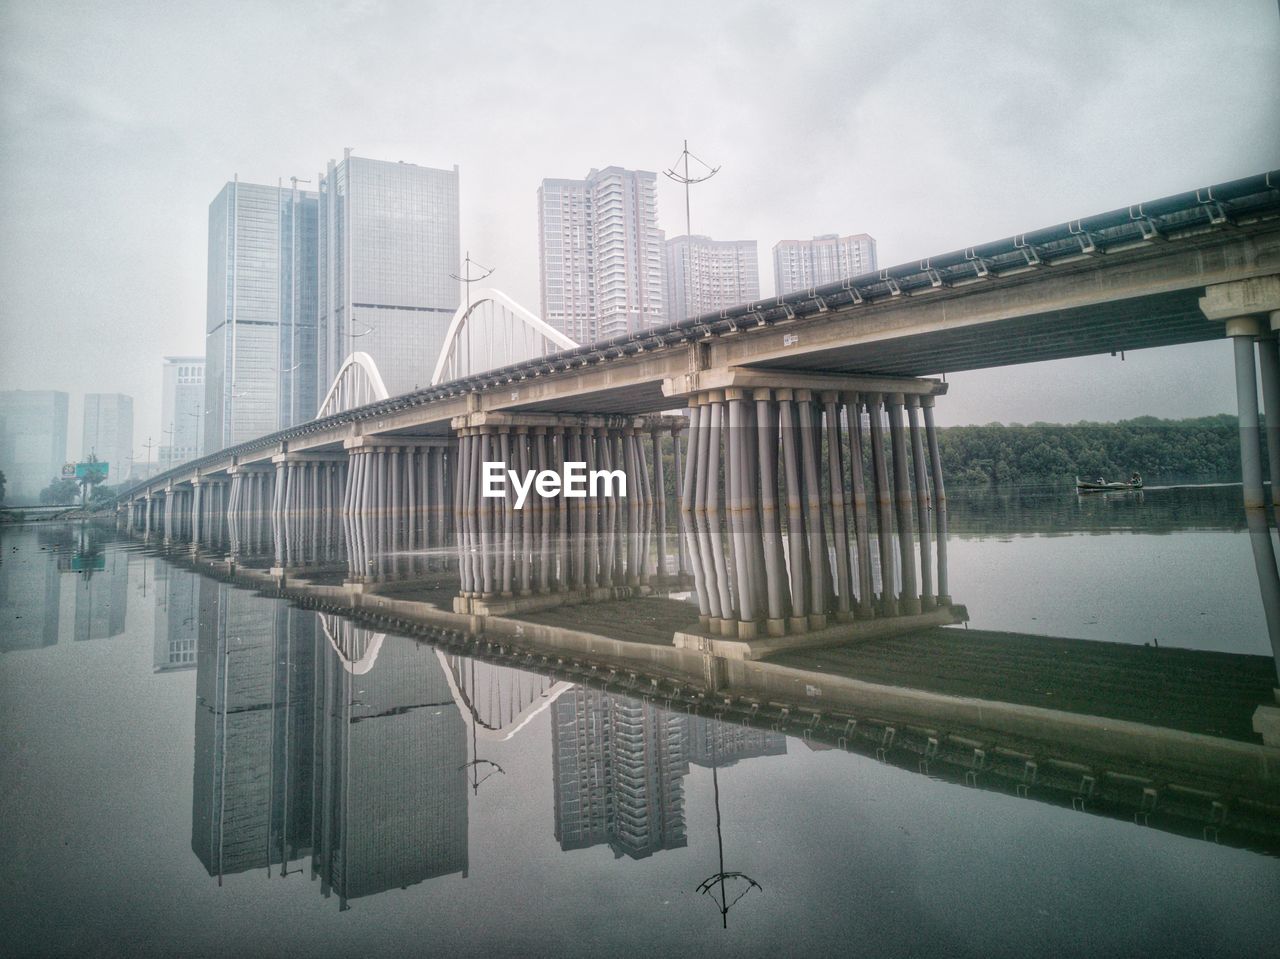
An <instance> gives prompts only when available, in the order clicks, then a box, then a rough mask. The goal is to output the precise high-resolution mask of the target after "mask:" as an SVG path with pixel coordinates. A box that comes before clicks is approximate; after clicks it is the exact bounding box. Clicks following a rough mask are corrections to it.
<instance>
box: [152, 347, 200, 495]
mask: <svg viewBox="0 0 1280 959" xmlns="http://www.w3.org/2000/svg"><path fill="white" fill-rule="evenodd" d="M162 377H163V379H162V385H161V393H160V415H161V423H162V427H161V428H162V429H163V430H164V439H165V441H166V442H164V443H161V444H160V449H159V453H160V469H162V470H167V469H169V468H170V467H173V466H180V465H181V464H183V463H185V462H187V461H188V460H193V459H195V458H196V457H197V456H199V455H200V451H201V450H202V449H204V428H205V423H206V422H207V421H208V419H209V417H208V416H207V415H206V412H205V405H204V404H205V395H204V357H203V356H166V357H165V358H164V367H163V370H162Z"/></svg>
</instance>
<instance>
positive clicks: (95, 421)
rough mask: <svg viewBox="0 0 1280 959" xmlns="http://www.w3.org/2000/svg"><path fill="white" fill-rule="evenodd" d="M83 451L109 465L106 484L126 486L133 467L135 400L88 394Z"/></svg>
mask: <svg viewBox="0 0 1280 959" xmlns="http://www.w3.org/2000/svg"><path fill="white" fill-rule="evenodd" d="M80 445H81V448H82V449H83V450H84V458H85V459H86V460H87V459H88V458H89V456H90V454H92V455H94V456H96V457H97V458H98V461H99V462H101V463H106V464H107V466H108V469H107V483H108V484H110V485H113V486H114V485H115V484H117V483H123V482H124V480H125V477H126V476H127V475H128V473H129V467H130V466H131V465H132V463H133V397H131V396H125V395H124V394H123V393H86V394H85V397H84V432H83V433H81V444H80Z"/></svg>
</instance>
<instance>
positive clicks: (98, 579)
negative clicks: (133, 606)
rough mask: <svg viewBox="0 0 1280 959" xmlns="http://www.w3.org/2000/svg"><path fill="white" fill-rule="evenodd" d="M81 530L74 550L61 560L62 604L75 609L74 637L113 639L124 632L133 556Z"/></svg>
mask: <svg viewBox="0 0 1280 959" xmlns="http://www.w3.org/2000/svg"><path fill="white" fill-rule="evenodd" d="M130 555H131V554H129V553H127V552H125V551H124V550H119V549H107V548H106V547H105V546H103V545H102V544H101V543H98V542H96V532H93V533H89V534H87V535H86V534H84V532H83V531H81V535H80V538H79V540H77V545H76V546H75V548H74V550H73V551H72V552H71V553H69V554H67V555H64V556H60V557H59V558H58V568H59V570H61V571H62V572H63V573H64V574H65V575H64V576H63V577H62V603H63V604H64V605H69V606H71V607H72V609H73V610H74V615H73V618H72V619H71V623H72V630H73V631H72V634H71V638H72V639H75V640H86V639H109V638H111V637H112V636H119V635H120V634H121V633H123V632H124V620H125V613H126V612H127V610H128V606H129V557H130Z"/></svg>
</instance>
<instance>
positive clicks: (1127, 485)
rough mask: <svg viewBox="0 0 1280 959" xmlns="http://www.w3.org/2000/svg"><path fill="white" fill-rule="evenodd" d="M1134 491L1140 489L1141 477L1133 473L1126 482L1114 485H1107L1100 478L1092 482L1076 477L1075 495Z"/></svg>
mask: <svg viewBox="0 0 1280 959" xmlns="http://www.w3.org/2000/svg"><path fill="white" fill-rule="evenodd" d="M1135 489H1142V477H1141V476H1139V475H1138V474H1137V473H1134V474H1133V475H1132V476H1131V477H1129V480H1128V482H1114V483H1108V482H1107V481H1106V480H1104V479H1103V478H1102V477H1098V479H1097V480H1092V481H1091V480H1082V479H1081V478H1080V477H1079V476H1077V477H1076V492H1077V493H1115V492H1123V491H1124V490H1135Z"/></svg>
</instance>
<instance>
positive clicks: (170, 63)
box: [0, 0, 1280, 453]
mask: <svg viewBox="0 0 1280 959" xmlns="http://www.w3.org/2000/svg"><path fill="white" fill-rule="evenodd" d="M1277 90H1280V15H1278V11H1277V5H1276V3H1275V2H1274V0H1248V2H1245V0H1240V2H1237V0H1230V2H1216V3H1212V4H1205V3H1190V2H1187V3H1168V2H1130V3H1125V4H1115V3H1113V2H1093V3H1088V2H1086V3H1073V4H1056V5H1051V4H1048V3H1005V4H998V3H986V4H984V3H972V4H964V5H953V4H943V3H937V4H925V3H909V2H900V0H883V2H849V0H844V2H830V3H827V2H811V3H772V2H756V3H733V4H730V3H726V2H723V0H722V2H719V3H706V2H689V0H681V2H649V3H644V4H630V5H622V4H612V3H568V2H559V3H537V4H532V3H527V2H526V3H501V2H466V3H463V2H452V3H440V2H436V3H422V2H414V3H395V2H376V0H353V2H346V3H328V4H320V3H306V4H304V3H266V2H262V3H253V4H248V3H246V4H231V3H225V2H219V3H184V4H172V5H159V4H154V3H124V2H98V3H71V2H65V0H60V2H58V3H54V4H50V3H47V2H45V3H41V2H5V3H3V4H0V105H2V113H0V116H2V117H3V119H2V121H0V123H2V127H0V130H2V137H0V166H2V172H3V182H4V189H2V190H0V219H2V220H3V227H4V228H3V230H2V231H0V283H2V285H3V289H4V291H5V296H4V297H3V299H0V388H4V389H15V388H20V389H50V388H52V389H61V390H67V391H69V392H70V393H71V394H72V401H71V424H70V425H71V431H70V432H71V435H70V446H71V449H70V450H69V452H70V453H74V452H76V451H77V446H78V434H79V428H80V400H79V395H80V394H82V393H84V392H98V391H102V392H115V391H119V392H124V393H128V394H130V395H132V396H133V397H134V399H135V417H136V421H135V427H134V436H135V446H137V447H139V448H141V446H142V444H143V443H144V442H145V440H146V438H147V437H148V436H151V437H154V438H156V440H157V441H159V438H160V435H161V434H160V430H161V424H160V412H159V404H160V363H161V357H162V356H164V355H166V354H179V353H203V351H204V317H205V276H206V242H207V229H208V227H207V214H208V205H209V202H210V200H212V198H213V197H214V195H215V194H216V193H217V192H218V190H219V189H221V187H222V185H223V183H225V182H226V181H227V180H229V179H231V177H232V176H233V175H236V174H238V175H239V177H240V178H241V179H242V180H249V181H253V182H264V183H274V182H276V180H277V179H278V178H285V181H286V182H287V179H288V178H289V177H290V176H298V177H301V178H304V179H310V180H312V181H314V180H315V179H316V177H317V173H318V171H319V170H321V169H322V168H323V166H324V164H325V163H326V161H327V160H328V159H329V158H331V157H340V156H341V155H342V150H343V148H344V147H352V148H353V149H354V150H355V151H356V152H357V153H359V154H360V155H362V156H368V157H374V158H378V159H388V160H405V161H409V162H414V163H419V164H424V165H429V166H440V167H451V166H452V165H453V164H455V163H457V164H458V165H459V166H460V176H461V188H462V242H463V247H464V249H469V250H470V251H471V253H472V255H473V256H475V257H476V258H477V259H478V260H480V261H481V262H483V263H485V264H486V265H489V266H493V267H495V268H496V270H497V272H496V273H495V275H494V277H493V281H492V282H493V284H494V285H495V286H498V287H499V288H500V289H502V290H504V291H505V292H507V293H509V294H511V295H512V296H513V297H515V299H517V300H518V301H520V302H522V303H524V304H526V305H528V306H530V307H531V308H533V309H535V311H536V309H537V305H538V272H537V211H536V204H535V195H536V190H537V187H538V185H539V182H540V181H541V180H542V178H544V177H581V176H583V175H585V174H586V172H587V171H588V170H589V169H590V168H591V167H603V166H607V165H610V164H617V165H621V166H626V167H631V168H640V169H647V170H654V171H660V170H662V169H664V168H665V167H667V166H670V165H671V164H672V163H673V162H674V161H675V159H676V157H677V155H678V154H679V152H680V148H681V141H682V140H683V139H684V138H688V139H689V142H690V147H691V149H692V150H693V151H694V152H695V153H696V154H698V155H699V156H700V157H702V158H704V159H706V160H708V161H709V162H712V163H714V164H721V165H722V166H723V169H722V171H721V172H720V173H719V174H718V175H717V176H716V177H715V178H714V179H713V180H711V181H709V182H707V183H705V184H702V185H699V186H697V187H695V188H694V192H693V199H692V208H693V212H692V216H693V228H694V230H695V232H699V233H707V234H710V235H712V236H714V237H717V238H722V239H738V238H753V239H755V240H757V242H758V244H759V251H760V259H761V277H762V286H763V290H762V292H763V293H764V294H766V295H767V294H768V293H770V292H771V287H772V267H771V258H770V250H771V248H772V246H773V244H774V243H775V242H776V241H777V240H779V239H784V238H807V237H810V236H812V235H814V234H816V233H829V232H840V233H849V232H867V233H870V234H872V235H873V236H874V237H876V239H877V241H878V244H879V257H880V263H881V265H882V266H885V265H891V264H894V263H899V262H904V261H909V260H912V259H918V258H920V257H923V256H928V255H931V254H937V253H940V252H944V251H948V250H952V249H955V248H958V247H965V246H970V245H973V244H975V243H979V242H982V241H986V240H991V239H996V238H1000V237H1004V236H1008V235H1011V234H1014V233H1020V232H1024V231H1027V230H1031V229H1034V228H1037V227H1041V226H1046V225H1050V224H1054V223H1059V222H1063V221H1066V220H1069V219H1075V218H1077V217H1081V216H1086V215H1089V214H1092V213H1097V212H1101V211H1104V210H1109V209H1112V208H1116V207H1120V206H1124V205H1127V204H1129V203H1136V202H1140V201H1144V200H1149V199H1154V198H1156V197H1160V196H1163V195H1167V194H1170V193H1175V192H1181V191H1184V190H1189V189H1195V188H1197V187H1200V186H1204V185H1207V184H1210V183H1216V182H1221V181H1224V180H1230V179H1233V178H1236V177H1240V176H1245V175H1248V174H1252V173H1258V172H1261V171H1263V170H1265V169H1268V168H1274V167H1277V166H1280V123H1277V109H1276V91H1277ZM659 190H660V193H659V210H658V215H659V223H660V225H661V226H662V227H663V228H664V229H666V230H667V232H668V235H675V234H678V233H682V232H683V209H682V207H683V197H682V195H681V193H680V192H679V188H678V187H677V186H675V185H673V184H670V183H668V182H667V181H665V179H663V178H661V177H660V178H659ZM949 379H950V381H951V382H952V389H951V397H950V398H949V399H948V401H947V402H946V403H944V404H941V405H940V407H939V414H940V417H939V419H940V422H943V423H961V422H987V421H991V420H1003V421H1013V420H1016V421H1020V422H1027V421H1031V420H1050V421H1053V420H1058V421H1073V420H1078V419H1082V418H1088V419H1116V418H1120V417H1124V416H1133V415H1140V414H1154V415H1163V416H1185V415H1198V414H1206V413H1215V412H1223V411H1233V410H1234V399H1233V396H1234V394H1233V385H1232V374H1231V358H1230V349H1229V348H1228V347H1227V346H1226V344H1225V342H1223V341H1218V342H1211V343H1206V344H1200V345H1196V346H1188V347H1179V348H1176V349H1168V350H1163V351H1147V352H1146V353H1139V354H1135V353H1130V354H1128V355H1127V356H1126V357H1125V359H1124V361H1123V362H1122V361H1121V360H1120V358H1119V357H1115V358H1113V357H1110V356H1105V357H1094V358H1088V359H1082V360H1074V361H1067V362H1057V363H1052V364H1044V365H1037V366H1035V367H1023V368H1015V369H1011V370H1002V371H988V372H973V373H967V374H955V375H953V376H951V377H949Z"/></svg>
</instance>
